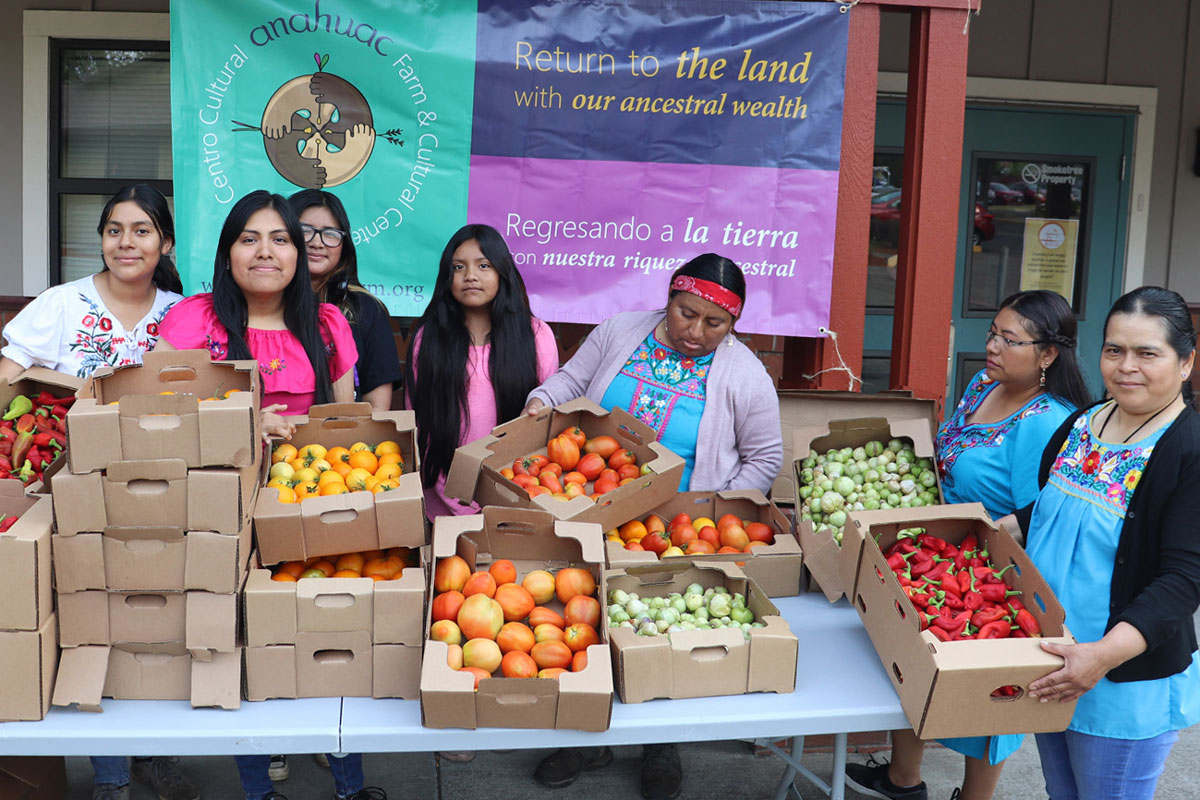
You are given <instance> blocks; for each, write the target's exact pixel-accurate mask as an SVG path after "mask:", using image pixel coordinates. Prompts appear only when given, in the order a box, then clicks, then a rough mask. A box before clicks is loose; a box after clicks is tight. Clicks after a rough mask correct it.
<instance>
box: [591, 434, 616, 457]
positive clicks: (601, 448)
mask: <svg viewBox="0 0 1200 800" xmlns="http://www.w3.org/2000/svg"><path fill="white" fill-rule="evenodd" d="M620 449H621V443H620V442H618V441H617V440H616V439H614V438H613V437H611V436H593V437H592V438H591V439H588V440H587V441H586V442H584V444H583V450H584V452H585V453H596V454H598V455H599V456H600V457H601V458H603V459H605V460H607V459H608V457H609V456H611V455H612V454H613V453H615V452H617V451H618V450H620Z"/></svg>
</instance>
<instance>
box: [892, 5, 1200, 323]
mask: <svg viewBox="0 0 1200 800" xmlns="http://www.w3.org/2000/svg"><path fill="white" fill-rule="evenodd" d="M964 17H965V12H964ZM883 18H884V21H883V28H882V31H881V36H880V59H879V68H880V69H881V70H885V71H896V72H903V71H905V70H906V69H907V59H908V52H907V50H908V48H907V42H908V22H907V17H906V16H905V15H903V14H884V15H883ZM969 35H970V37H971V41H970V49H969V55H968V63H967V74H968V75H970V76H972V77H981V78H1010V79H1017V80H1030V81H1065V82H1070V83H1093V84H1111V85H1122V86H1153V87H1156V88H1157V89H1158V110H1157V114H1158V116H1157V119H1156V121H1155V128H1154V139H1155V141H1154V166H1153V170H1152V174H1151V183H1150V193H1149V196H1148V202H1149V204H1150V208H1149V219H1148V231H1147V239H1148V243H1147V248H1146V273H1145V282H1146V283H1154V284H1160V285H1166V286H1169V287H1170V288H1172V289H1174V290H1175V291H1177V292H1179V293H1180V294H1182V295H1183V296H1184V297H1185V298H1187V299H1188V300H1189V301H1192V302H1196V301H1200V255H1198V254H1200V225H1197V224H1196V222H1195V221H1196V220H1197V219H1200V177H1197V176H1196V175H1195V174H1193V172H1192V164H1193V161H1194V160H1195V157H1196V146H1197V144H1196V136H1197V130H1198V129H1200V0H1158V2H1154V3H1147V2H1145V0H986V2H984V3H983V11H982V13H981V14H979V15H978V16H973V17H972V18H971V24H970V33H969Z"/></svg>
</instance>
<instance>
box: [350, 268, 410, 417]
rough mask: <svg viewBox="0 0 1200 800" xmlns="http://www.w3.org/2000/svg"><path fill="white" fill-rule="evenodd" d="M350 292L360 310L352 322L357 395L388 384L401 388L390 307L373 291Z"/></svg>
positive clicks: (401, 373)
mask: <svg viewBox="0 0 1200 800" xmlns="http://www.w3.org/2000/svg"><path fill="white" fill-rule="evenodd" d="M348 294H349V298H350V300H352V301H353V302H355V303H357V311H358V313H357V314H355V315H354V321H353V322H351V323H350V331H351V332H352V333H353V334H354V344H355V345H356V346H357V347H358V363H357V364H356V365H355V376H354V377H355V380H354V384H355V385H354V397H355V399H357V400H361V399H362V396H363V395H364V394H366V393H367V392H369V391H371V390H372V389H374V388H376V387H377V386H382V385H383V384H385V383H390V384H392V388H397V387H399V386H400V382H401V380H402V378H403V372H402V371H401V369H400V357H399V356H398V355H397V354H396V340H395V338H394V337H393V336H392V326H391V325H390V324H389V323H388V313H387V309H386V308H384V307H383V304H382V303H380V302H379V301H378V300H376V299H375V297H374V296H373V295H371V294H367V293H365V292H357V291H351V292H348Z"/></svg>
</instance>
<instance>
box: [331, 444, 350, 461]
mask: <svg viewBox="0 0 1200 800" xmlns="http://www.w3.org/2000/svg"><path fill="white" fill-rule="evenodd" d="M348 458H350V451H349V450H347V449H346V448H344V447H331V448H329V449H328V450H327V451H325V460H326V461H328V462H329V463H330V464H337V463H338V462H339V461H342V462H345V461H346V459H348Z"/></svg>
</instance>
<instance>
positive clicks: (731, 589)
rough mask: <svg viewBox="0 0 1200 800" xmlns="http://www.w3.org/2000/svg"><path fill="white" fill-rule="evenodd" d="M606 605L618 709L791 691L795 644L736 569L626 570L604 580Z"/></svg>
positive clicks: (717, 565)
mask: <svg viewBox="0 0 1200 800" xmlns="http://www.w3.org/2000/svg"><path fill="white" fill-rule="evenodd" d="M607 599H608V613H607V615H606V616H607V620H606V621H605V624H606V625H608V626H609V627H608V635H609V638H610V640H611V642H612V659H613V671H614V673H615V675H616V682H617V690H618V691H619V692H620V694H621V702H622V703H641V702H643V701H646V700H653V699H656V698H666V697H670V698H679V697H717V696H720V695H733V694H748V693H751V692H777V693H788V692H791V691H793V690H794V689H795V688H796V663H797V653H798V650H799V640H798V639H797V638H796V636H795V634H793V633H792V632H791V629H790V628H789V627H788V624H787V622H786V621H785V620H784V619H783V617H781V616H780V615H779V609H777V608H776V607H775V605H774V604H773V603H772V602H771V601H770V600H769V599H768V598H767V596H766V594H765V593H764V592H763V591H762V590H761V589H760V588H759V587H758V585H757V584H755V582H754V581H752V580H750V579H749V578H747V577H746V576H745V574H744V573H743V572H742V571H741V570H740V569H739V568H738V567H737V565H736V564H731V563H728V562H698V563H687V562H674V563H666V562H664V563H661V564H643V565H640V566H634V567H629V568H628V569H626V570H624V571H616V572H611V573H609V575H608V598H607Z"/></svg>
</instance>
